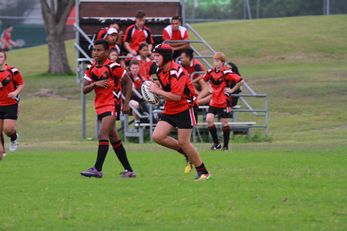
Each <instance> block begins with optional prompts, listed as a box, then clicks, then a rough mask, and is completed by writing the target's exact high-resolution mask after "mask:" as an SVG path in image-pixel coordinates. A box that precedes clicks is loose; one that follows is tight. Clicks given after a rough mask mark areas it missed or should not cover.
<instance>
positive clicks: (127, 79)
mask: <svg viewBox="0 0 347 231" xmlns="http://www.w3.org/2000/svg"><path fill="white" fill-rule="evenodd" d="M122 84H124V86H125V99H124V105H123V112H125V113H128V112H129V111H130V108H129V102H130V98H131V93H132V87H133V83H132V81H131V79H130V77H129V75H128V73H126V72H125V73H124V75H123V77H122Z"/></svg>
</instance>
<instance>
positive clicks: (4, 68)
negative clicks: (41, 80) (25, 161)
mask: <svg viewBox="0 0 347 231" xmlns="http://www.w3.org/2000/svg"><path fill="white" fill-rule="evenodd" d="M5 62H6V52H5V51H4V50H1V49H0V134H1V136H2V133H3V132H4V133H5V134H6V135H7V136H8V137H10V139H11V144H10V148H9V149H10V151H11V152H14V151H16V149H17V146H18V141H17V140H18V134H17V129H16V124H17V118H18V102H19V94H20V93H21V92H22V90H23V88H24V80H23V77H22V75H21V73H20V72H19V71H18V69H17V68H15V67H11V66H9V65H7V64H6V63H5ZM4 151H5V150H4V146H3V145H0V160H1V159H2V158H3V157H4Z"/></svg>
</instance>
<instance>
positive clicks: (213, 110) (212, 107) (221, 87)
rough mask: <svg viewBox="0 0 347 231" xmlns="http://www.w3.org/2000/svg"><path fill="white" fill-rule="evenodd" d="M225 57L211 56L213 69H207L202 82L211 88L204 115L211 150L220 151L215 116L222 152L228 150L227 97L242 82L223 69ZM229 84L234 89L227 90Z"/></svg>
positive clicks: (229, 110)
mask: <svg viewBox="0 0 347 231" xmlns="http://www.w3.org/2000/svg"><path fill="white" fill-rule="evenodd" d="M224 63H225V55H224V54H223V53H222V52H216V53H215V54H214V56H213V65H214V68H212V69H209V70H208V71H207V73H206V74H205V76H204V80H205V81H206V82H209V83H210V86H211V87H212V97H211V100H210V103H209V108H208V112H207V115H206V122H207V125H208V130H209V132H210V133H211V136H212V138H213V145H212V147H211V150H217V149H221V148H222V146H221V144H220V143H219V140H218V136H217V128H216V126H215V123H214V119H215V116H216V115H218V116H220V117H221V123H222V129H223V138H224V145H223V149H222V150H224V151H227V150H228V149H229V138H230V126H229V124H228V120H229V117H230V112H231V107H230V104H229V103H228V99H229V95H230V94H233V93H234V92H235V91H237V90H238V89H239V88H240V87H241V86H242V84H243V83H244V80H243V79H242V78H241V77H240V76H239V75H238V74H236V73H234V72H232V70H230V69H227V68H226V67H224ZM231 83H235V85H234V87H232V88H229V87H228V86H230V85H231Z"/></svg>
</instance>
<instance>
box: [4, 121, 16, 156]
mask: <svg viewBox="0 0 347 231" xmlns="http://www.w3.org/2000/svg"><path fill="white" fill-rule="evenodd" d="M16 126H17V120H15V119H4V120H3V131H4V133H5V134H6V135H7V136H8V137H10V139H11V143H10V148H9V150H10V152H14V151H16V150H17V147H18V133H17V129H16Z"/></svg>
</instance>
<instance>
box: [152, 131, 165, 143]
mask: <svg viewBox="0 0 347 231" xmlns="http://www.w3.org/2000/svg"><path fill="white" fill-rule="evenodd" d="M152 139H153V140H154V142H156V143H160V141H161V140H162V139H163V136H161V135H160V134H158V133H153V135H152Z"/></svg>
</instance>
